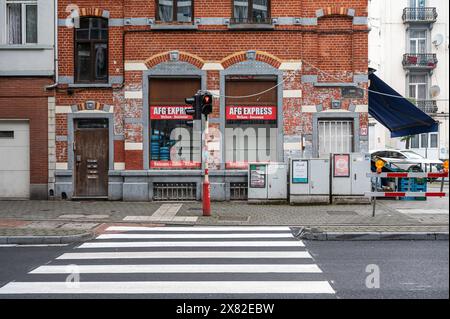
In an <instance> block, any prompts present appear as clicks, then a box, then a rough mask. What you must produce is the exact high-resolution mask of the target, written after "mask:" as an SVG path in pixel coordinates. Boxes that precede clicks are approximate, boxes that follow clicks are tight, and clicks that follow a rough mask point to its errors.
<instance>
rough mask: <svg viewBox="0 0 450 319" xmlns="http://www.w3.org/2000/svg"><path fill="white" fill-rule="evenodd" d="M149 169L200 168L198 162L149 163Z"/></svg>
mask: <svg viewBox="0 0 450 319" xmlns="http://www.w3.org/2000/svg"><path fill="white" fill-rule="evenodd" d="M150 167H151V168H201V167H202V163H200V162H189V161H151V162H150Z"/></svg>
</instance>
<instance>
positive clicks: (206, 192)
mask: <svg viewBox="0 0 450 319" xmlns="http://www.w3.org/2000/svg"><path fill="white" fill-rule="evenodd" d="M204 135H205V141H204V143H205V152H204V162H205V175H204V179H203V216H206V217H209V216H211V187H210V183H209V164H208V160H209V148H208V135H209V121H208V115H205V132H204Z"/></svg>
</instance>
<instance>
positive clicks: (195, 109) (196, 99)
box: [185, 94, 202, 120]
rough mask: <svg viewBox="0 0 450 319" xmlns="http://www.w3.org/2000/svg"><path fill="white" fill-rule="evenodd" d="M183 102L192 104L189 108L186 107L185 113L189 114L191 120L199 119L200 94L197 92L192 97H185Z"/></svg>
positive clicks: (200, 117)
mask: <svg viewBox="0 0 450 319" xmlns="http://www.w3.org/2000/svg"><path fill="white" fill-rule="evenodd" d="M185 102H186V104H188V105H192V107H191V108H189V109H186V114H187V115H191V116H192V119H193V120H201V119H202V113H201V103H200V102H201V100H200V96H199V95H198V94H196V95H194V96H193V97H189V98H187V99H185Z"/></svg>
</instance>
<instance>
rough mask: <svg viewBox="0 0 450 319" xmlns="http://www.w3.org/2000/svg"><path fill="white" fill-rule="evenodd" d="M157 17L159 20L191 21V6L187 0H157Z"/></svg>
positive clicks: (190, 2)
mask: <svg viewBox="0 0 450 319" xmlns="http://www.w3.org/2000/svg"><path fill="white" fill-rule="evenodd" d="M156 2H157V17H158V20H159V21H161V22H192V12H193V6H192V1H189V0H157V1H156Z"/></svg>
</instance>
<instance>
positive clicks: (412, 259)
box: [306, 241, 449, 299]
mask: <svg viewBox="0 0 450 319" xmlns="http://www.w3.org/2000/svg"><path fill="white" fill-rule="evenodd" d="M306 247H307V249H308V250H309V252H310V253H311V255H312V256H313V258H314V259H315V261H316V263H317V264H318V265H319V267H320V268H321V269H322V271H323V272H324V274H325V276H326V278H327V279H328V280H330V281H331V285H332V286H333V288H335V290H336V292H337V297H338V298H343V299H349V298H351V299H353V298H356V299H360V298H363V299H367V298H390V299H391V298H401V299H409V298H421V299H422V298H433V299H434V298H439V299H441V298H444V299H448V298H449V243H448V242H447V241H377V242H370V241H368V242H366V241H347V242H331V241H328V242H319V241H309V242H306ZM370 265H376V266H378V269H379V275H380V276H379V278H380V281H379V283H380V284H379V287H380V288H370V289H369V288H367V287H366V279H367V277H368V276H369V275H370V274H373V272H374V269H376V267H373V266H370ZM368 266H369V268H368V269H367V267H368ZM366 271H368V272H366ZM369 286H371V287H373V285H369Z"/></svg>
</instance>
